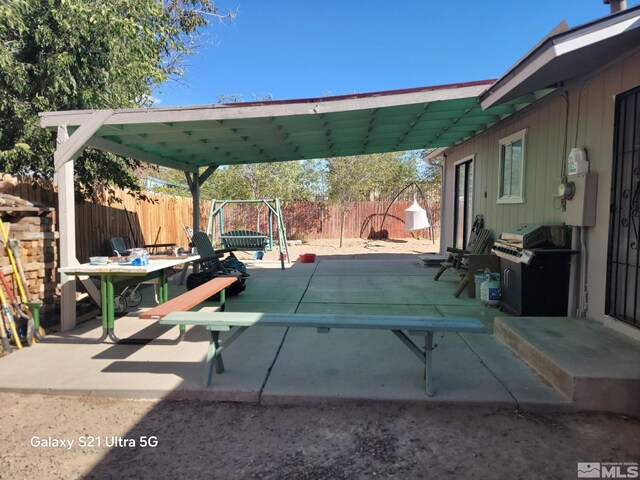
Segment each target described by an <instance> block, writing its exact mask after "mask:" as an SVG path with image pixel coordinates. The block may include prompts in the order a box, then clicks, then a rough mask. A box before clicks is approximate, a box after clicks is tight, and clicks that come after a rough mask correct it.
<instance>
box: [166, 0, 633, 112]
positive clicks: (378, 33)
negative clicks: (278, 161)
mask: <svg viewBox="0 0 640 480" xmlns="http://www.w3.org/2000/svg"><path fill="white" fill-rule="evenodd" d="M216 3H217V5H218V6H219V7H220V8H221V9H222V10H223V11H226V10H229V9H231V10H234V11H237V18H236V20H235V21H227V22H226V23H223V24H220V23H218V22H214V24H213V25H212V26H211V27H210V28H209V29H208V30H207V32H206V42H207V44H206V45H205V46H204V47H203V48H201V49H200V51H199V53H198V54H197V55H195V56H192V57H191V58H189V60H188V65H187V73H186V75H185V76H184V77H183V78H182V80H181V81H180V82H179V83H176V82H172V83H168V84H165V85H162V86H161V87H160V88H159V89H157V90H156V92H155V93H154V96H155V97H156V98H157V99H158V102H157V106H172V105H196V104H208V103H216V102H217V99H218V97H219V95H220V94H224V95H227V96H230V95H233V94H239V95H241V96H242V97H243V99H244V100H245V101H251V100H253V99H254V97H255V96H258V97H264V96H265V95H267V94H271V95H272V96H273V99H274V100H286V99H294V98H310V97H319V96H327V95H343V94H350V93H364V92H374V91H378V90H394V89H401V88H412V87H422V86H431V85H441V84H446V83H459V82H468V81H473V80H485V79H490V78H497V77H499V76H500V75H502V74H503V73H504V72H505V71H506V70H507V69H508V68H509V67H510V66H511V65H512V64H513V63H515V62H516V61H517V60H518V59H519V58H521V57H522V56H523V55H524V54H525V53H526V52H527V51H528V50H529V49H531V48H532V47H533V46H534V45H535V44H536V43H537V42H538V41H539V40H540V39H541V38H542V37H543V36H544V35H546V34H547V33H548V32H549V31H550V30H551V29H553V28H554V27H555V26H556V25H557V24H558V23H559V22H560V21H562V20H566V21H567V22H568V23H569V26H576V25H580V24H582V23H585V22H588V21H590V20H594V19H596V18H600V17H603V16H606V15H608V14H609V6H608V5H604V4H603V2H602V0H457V1H455V0H439V1H435V0H397V1H388V0H387V1H382V0H368V1H365V0H342V1H338V0H289V1H284V0H218V1H217V2H216ZM627 4H628V7H633V6H636V5H638V4H640V0H628V1H627Z"/></svg>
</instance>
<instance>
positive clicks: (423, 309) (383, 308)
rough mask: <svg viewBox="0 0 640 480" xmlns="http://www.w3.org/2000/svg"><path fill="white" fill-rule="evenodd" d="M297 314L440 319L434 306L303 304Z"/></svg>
mask: <svg viewBox="0 0 640 480" xmlns="http://www.w3.org/2000/svg"><path fill="white" fill-rule="evenodd" d="M297 313H344V314H346V315H426V316H430V317H431V316H432V317H440V316H442V315H440V312H438V309H437V308H436V307H435V306H434V305H379V304H362V303H311V302H303V303H301V304H300V306H299V307H298V310H297Z"/></svg>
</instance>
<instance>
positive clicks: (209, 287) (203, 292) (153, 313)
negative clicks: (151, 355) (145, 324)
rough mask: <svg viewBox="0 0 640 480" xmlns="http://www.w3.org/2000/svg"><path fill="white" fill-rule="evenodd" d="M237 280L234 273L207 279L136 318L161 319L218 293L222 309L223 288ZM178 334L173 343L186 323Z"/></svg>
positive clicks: (179, 337) (182, 335) (218, 307)
mask: <svg viewBox="0 0 640 480" xmlns="http://www.w3.org/2000/svg"><path fill="white" fill-rule="evenodd" d="M236 280H238V277H237V276H236V275H229V276H221V277H216V278H214V279H211V280H209V281H208V282H206V283H203V284H202V285H200V286H199V287H196V288H194V289H193V290H188V291H186V292H185V293H183V294H181V295H178V296H177V297H175V298H172V299H171V300H168V301H166V302H164V303H161V304H160V305H158V306H157V307H154V308H151V309H149V310H146V311H144V312H142V313H141V314H140V315H138V318H140V319H143V320H161V319H162V318H164V317H165V316H166V315H168V314H169V313H172V312H185V311H187V310H190V309H192V308H194V307H196V306H197V305H199V304H201V303H202V302H204V301H205V300H207V299H208V298H209V297H211V296H213V295H215V294H217V293H219V294H220V300H219V301H218V302H217V309H218V310H219V311H224V307H225V289H226V288H227V287H228V286H230V285H231V284H232V283H234V282H235V281H236ZM195 313H200V312H195ZM179 328H180V334H179V335H178V338H177V339H175V340H174V343H179V342H181V341H182V339H183V338H184V334H185V331H186V325H179ZM152 340H153V339H150V338H148V339H128V341H127V342H126V343H148V342H150V341H152Z"/></svg>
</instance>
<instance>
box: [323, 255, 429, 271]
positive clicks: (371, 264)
mask: <svg viewBox="0 0 640 480" xmlns="http://www.w3.org/2000/svg"><path fill="white" fill-rule="evenodd" d="M317 264H318V268H317V269H316V271H315V274H314V275H315V276H323V275H329V276H336V275H347V276H353V275H366V276H377V275H383V276H387V275H403V276H404V275H421V276H423V275H424V274H425V267H423V266H422V265H420V264H419V263H418V261H417V259H416V258H409V259H402V260H365V261H358V260H347V259H340V260H325V259H323V258H322V257H319V261H318V262H317Z"/></svg>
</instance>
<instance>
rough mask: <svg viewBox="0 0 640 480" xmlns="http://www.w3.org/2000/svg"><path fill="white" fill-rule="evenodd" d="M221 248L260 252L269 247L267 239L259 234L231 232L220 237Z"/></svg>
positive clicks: (240, 231) (248, 231) (253, 232)
mask: <svg viewBox="0 0 640 480" xmlns="http://www.w3.org/2000/svg"><path fill="white" fill-rule="evenodd" d="M220 240H221V241H222V246H223V248H232V249H236V250H242V251H247V250H262V251H264V250H265V249H266V248H267V246H268V245H269V238H268V237H267V236H266V235H265V234H263V233H260V232H256V231H253V230H233V231H231V232H225V233H223V234H221V235H220Z"/></svg>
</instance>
